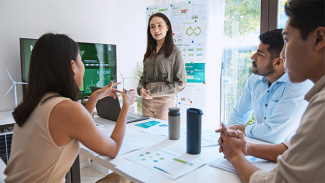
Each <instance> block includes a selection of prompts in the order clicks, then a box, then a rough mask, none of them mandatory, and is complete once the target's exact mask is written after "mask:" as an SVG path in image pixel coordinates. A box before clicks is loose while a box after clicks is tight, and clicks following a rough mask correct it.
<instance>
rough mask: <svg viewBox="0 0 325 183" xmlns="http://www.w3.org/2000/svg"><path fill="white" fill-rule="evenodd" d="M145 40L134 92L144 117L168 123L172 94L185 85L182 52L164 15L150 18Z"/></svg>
mask: <svg viewBox="0 0 325 183" xmlns="http://www.w3.org/2000/svg"><path fill="white" fill-rule="evenodd" d="M147 38H148V41H147V51H146V53H145V54H144V58H143V62H144V64H143V74H142V76H141V78H140V80H139V85H138V88H137V92H138V95H141V97H142V111H143V114H144V115H146V116H150V117H153V118H158V119H163V120H167V119H168V108H169V107H174V106H175V95H177V94H178V93H179V92H181V91H182V90H183V89H184V88H185V85H186V76H185V65H184V62H183V57H182V54H181V51H180V50H179V48H177V46H175V45H174V44H173V31H172V25H171V23H170V21H169V19H168V18H167V16H166V15H164V14H162V13H156V14H153V15H151V17H150V19H149V24H148V30H147Z"/></svg>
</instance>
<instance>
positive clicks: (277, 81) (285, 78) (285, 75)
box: [260, 73, 289, 83]
mask: <svg viewBox="0 0 325 183" xmlns="http://www.w3.org/2000/svg"><path fill="white" fill-rule="evenodd" d="M260 79H261V80H262V82H263V83H267V82H268V80H267V79H266V77H265V76H260ZM288 81H289V79H288V74H287V73H284V74H283V75H282V76H281V77H280V78H279V79H278V80H276V81H275V82H274V83H286V82H288Z"/></svg>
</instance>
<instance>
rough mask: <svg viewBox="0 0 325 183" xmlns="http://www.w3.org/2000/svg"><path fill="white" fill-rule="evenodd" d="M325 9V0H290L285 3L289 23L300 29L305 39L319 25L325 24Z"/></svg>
mask: <svg viewBox="0 0 325 183" xmlns="http://www.w3.org/2000/svg"><path fill="white" fill-rule="evenodd" d="M324 9H325V5H324V0H289V1H288V2H287V3H286V5H285V13H286V14H287V15H288V16H289V17H290V18H291V20H290V22H289V25H290V26H291V27H293V28H297V29H298V30H299V31H300V35H301V38H302V39H303V40H306V39H307V37H308V35H309V33H310V32H311V31H313V30H315V29H316V28H317V27H319V26H323V27H324V26H325V20H324V17H325V13H324Z"/></svg>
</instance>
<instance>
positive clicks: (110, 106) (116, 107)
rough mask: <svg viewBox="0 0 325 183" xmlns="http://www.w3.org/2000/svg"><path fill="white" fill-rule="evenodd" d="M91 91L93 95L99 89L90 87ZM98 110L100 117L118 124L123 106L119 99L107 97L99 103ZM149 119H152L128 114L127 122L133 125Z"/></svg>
mask: <svg viewBox="0 0 325 183" xmlns="http://www.w3.org/2000/svg"><path fill="white" fill-rule="evenodd" d="M90 89H91V92H92V93H93V92H95V91H96V90H98V89H99V88H98V87H90ZM96 109H97V114H98V116H99V117H101V118H104V119H108V120H111V121H115V122H116V121H117V118H118V116H119V114H120V112H121V105H120V102H119V100H118V98H116V99H114V98H112V97H105V98H103V99H101V100H99V101H98V102H97V104H96ZM149 118H150V117H148V116H144V115H140V114H134V113H130V112H128V116H127V120H126V121H127V123H132V122H135V121H141V120H146V119H149Z"/></svg>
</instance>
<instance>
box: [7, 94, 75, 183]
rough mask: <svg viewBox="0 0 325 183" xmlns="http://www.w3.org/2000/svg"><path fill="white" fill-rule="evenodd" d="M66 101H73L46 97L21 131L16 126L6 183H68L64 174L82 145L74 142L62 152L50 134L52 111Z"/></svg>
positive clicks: (47, 95)
mask: <svg viewBox="0 0 325 183" xmlns="http://www.w3.org/2000/svg"><path fill="white" fill-rule="evenodd" d="M51 96H52V98H49V97H51ZM46 99H47V100H46ZM64 100H70V99H68V98H64V97H60V96H58V95H57V94H54V93H49V94H46V95H45V96H44V97H43V99H42V100H41V102H40V103H39V104H38V106H37V107H36V108H35V109H34V111H33V112H32V113H31V115H30V116H29V118H28V120H27V121H26V123H25V124H24V126H23V127H22V128H21V127H19V126H18V125H17V124H15V127H14V133H13V140H12V145H11V155H10V159H9V163H8V165H7V167H6V169H5V172H4V173H5V174H6V175H7V178H6V179H5V182H6V183H10V182H15V183H16V182H65V175H66V173H67V172H68V171H69V169H70V167H71V166H72V164H73V162H74V160H75V159H76V157H77V155H78V153H79V142H78V141H77V140H76V139H72V140H71V142H70V143H68V144H67V145H66V146H65V147H64V148H63V149H62V148H60V147H58V146H57V145H56V144H55V142H54V141H53V139H52V137H51V135H50V131H49V117H50V114H51V112H52V109H53V108H54V107H55V106H56V105H57V104H59V103H60V102H62V101H64ZM43 101H44V103H43Z"/></svg>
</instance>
